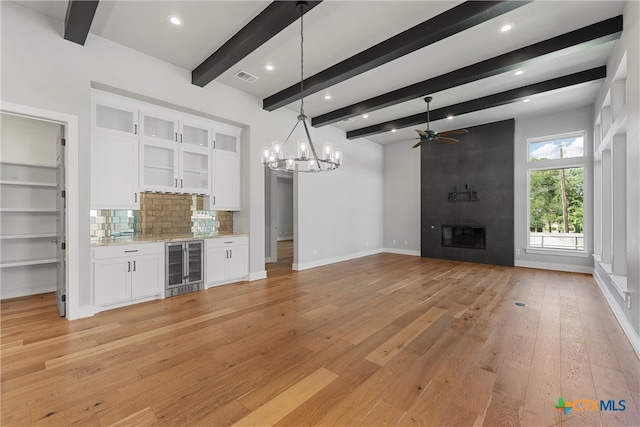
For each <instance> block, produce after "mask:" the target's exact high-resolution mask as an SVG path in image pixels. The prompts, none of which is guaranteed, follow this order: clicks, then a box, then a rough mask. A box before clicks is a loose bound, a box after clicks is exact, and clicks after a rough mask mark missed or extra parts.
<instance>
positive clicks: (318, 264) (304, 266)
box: [292, 248, 384, 271]
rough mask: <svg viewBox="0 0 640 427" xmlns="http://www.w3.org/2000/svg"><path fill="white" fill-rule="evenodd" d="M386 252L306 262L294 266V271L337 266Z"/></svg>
mask: <svg viewBox="0 0 640 427" xmlns="http://www.w3.org/2000/svg"><path fill="white" fill-rule="evenodd" d="M382 252H384V249H382V248H381V249H372V250H370V251H364V252H356V253H352V254H347V255H341V256H337V257H332V258H324V259H319V260H315V261H310V262H304V263H302V264H295V263H294V264H293V265H292V269H293V270H296V271H302V270H307V269H309V268H315V267H322V266H323V265H329V264H335V263H336V262H342V261H349V260H351V259H356V258H362V257H365V256H369V255H376V254H379V253H382Z"/></svg>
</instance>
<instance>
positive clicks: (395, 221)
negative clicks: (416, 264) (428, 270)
mask: <svg viewBox="0 0 640 427" xmlns="http://www.w3.org/2000/svg"><path fill="white" fill-rule="evenodd" d="M413 144H414V141H408V142H398V143H395V144H388V145H385V146H384V247H385V250H387V251H389V252H398V253H406V254H411V255H420V149H419V148H413V149H412V148H411V147H412V146H413Z"/></svg>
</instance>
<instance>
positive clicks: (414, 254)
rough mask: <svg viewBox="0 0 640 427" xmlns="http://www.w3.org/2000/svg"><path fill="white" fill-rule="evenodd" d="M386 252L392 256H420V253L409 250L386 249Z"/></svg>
mask: <svg viewBox="0 0 640 427" xmlns="http://www.w3.org/2000/svg"><path fill="white" fill-rule="evenodd" d="M384 252H388V253H390V254H400V255H412V256H420V251H412V250H409V249H398V248H384Z"/></svg>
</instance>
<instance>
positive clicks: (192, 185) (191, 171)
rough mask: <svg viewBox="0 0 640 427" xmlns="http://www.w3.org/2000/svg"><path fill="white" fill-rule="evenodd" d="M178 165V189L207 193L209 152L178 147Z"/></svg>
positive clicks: (187, 191) (186, 191)
mask: <svg viewBox="0 0 640 427" xmlns="http://www.w3.org/2000/svg"><path fill="white" fill-rule="evenodd" d="M180 165H181V170H180V191H181V192H184V193H196V194H209V185H210V184H209V180H210V176H209V175H210V163H209V152H208V151H196V150H190V149H189V148H188V147H184V146H183V147H180Z"/></svg>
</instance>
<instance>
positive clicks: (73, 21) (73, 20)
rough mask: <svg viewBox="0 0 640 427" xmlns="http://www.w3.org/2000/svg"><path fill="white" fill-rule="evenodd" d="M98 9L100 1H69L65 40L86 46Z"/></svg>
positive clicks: (65, 20) (65, 23)
mask: <svg viewBox="0 0 640 427" xmlns="http://www.w3.org/2000/svg"><path fill="white" fill-rule="evenodd" d="M97 8H98V0H69V4H68V6H67V16H66V17H65V19H64V38H65V39H66V40H69V41H72V42H74V43H78V44H79V45H82V46H84V42H85V41H87V36H88V35H89V30H90V29H91V23H92V22H93V17H94V16H95V14H96V9H97Z"/></svg>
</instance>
